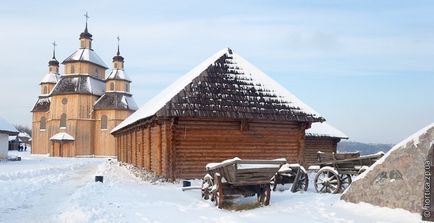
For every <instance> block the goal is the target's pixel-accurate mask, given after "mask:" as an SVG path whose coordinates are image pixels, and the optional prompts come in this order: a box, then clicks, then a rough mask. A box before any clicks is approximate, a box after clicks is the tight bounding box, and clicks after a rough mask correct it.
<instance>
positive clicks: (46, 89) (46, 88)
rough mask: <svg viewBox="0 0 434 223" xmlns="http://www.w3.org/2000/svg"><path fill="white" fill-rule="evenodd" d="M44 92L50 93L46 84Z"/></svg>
mask: <svg viewBox="0 0 434 223" xmlns="http://www.w3.org/2000/svg"><path fill="white" fill-rule="evenodd" d="M44 94H48V87H47V86H44Z"/></svg>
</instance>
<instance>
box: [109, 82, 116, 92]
mask: <svg viewBox="0 0 434 223" xmlns="http://www.w3.org/2000/svg"><path fill="white" fill-rule="evenodd" d="M114 90H115V83H113V82H110V91H114Z"/></svg>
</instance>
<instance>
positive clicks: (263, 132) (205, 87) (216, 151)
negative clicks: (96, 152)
mask: <svg viewBox="0 0 434 223" xmlns="http://www.w3.org/2000/svg"><path fill="white" fill-rule="evenodd" d="M322 121H325V120H324V118H322V117H321V116H320V115H319V114H318V113H316V112H315V111H314V110H313V109H311V108H310V107H308V106H307V105H305V104H304V103H303V102H301V101H300V100H299V99H298V98H296V97H295V96H294V95H292V94H291V93H290V92H289V91H287V90H286V89H285V88H284V87H282V86H281V85H280V84H278V83H277V82H275V81H274V80H272V79H271V78H270V77H269V76H268V75H266V74H265V73H263V72H262V71H260V70H259V69H258V68H256V67H255V66H253V65H252V64H250V63H249V62H247V61H246V60H245V59H243V58H242V57H241V56H239V55H238V54H236V53H234V52H233V51H232V50H231V49H229V48H226V49H223V50H221V51H219V52H217V53H216V54H215V55H213V56H211V57H210V58H208V59H206V60H205V61H204V62H202V63H201V64H199V65H198V66H197V67H195V68H194V69H193V70H191V71H190V72H188V73H187V74H185V75H184V76H182V77H181V78H180V79H179V80H177V81H176V82H174V83H173V84H172V85H170V86H169V87H168V88H167V89H165V90H164V91H163V92H161V93H160V94H159V95H157V96H156V97H154V98H153V99H151V100H150V101H149V102H148V103H146V104H145V105H143V106H142V107H141V108H140V109H139V110H138V111H136V112H135V113H133V114H132V115H131V116H129V117H128V118H127V119H126V120H125V121H123V122H122V123H120V124H119V125H118V126H116V127H115V128H114V129H113V130H112V134H113V135H114V136H115V138H116V149H117V154H118V160H120V161H122V162H126V163H131V164H133V165H135V166H137V167H140V168H144V169H146V170H149V171H152V172H155V173H156V174H157V175H160V176H163V177H166V178H170V179H175V178H184V179H188V178H199V177H202V176H203V175H204V173H205V165H206V164H207V163H210V162H220V161H222V160H225V159H229V158H233V157H239V158H241V159H276V158H282V157H283V158H286V159H287V160H288V161H289V162H299V161H300V160H302V159H303V157H304V156H303V147H304V135H305V129H308V128H309V127H310V125H311V123H313V122H322Z"/></svg>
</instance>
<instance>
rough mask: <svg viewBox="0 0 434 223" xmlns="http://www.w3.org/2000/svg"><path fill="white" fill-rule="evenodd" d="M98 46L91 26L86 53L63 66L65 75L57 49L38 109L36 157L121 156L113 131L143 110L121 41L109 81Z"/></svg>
mask: <svg viewBox="0 0 434 223" xmlns="http://www.w3.org/2000/svg"><path fill="white" fill-rule="evenodd" d="M92 40H93V39H92V34H90V33H89V31H88V27H87V21H86V28H85V29H84V31H83V32H82V33H81V34H80V37H79V41H80V48H79V49H78V50H76V51H75V52H74V53H72V54H71V55H70V56H69V57H67V58H66V59H65V60H64V61H63V62H62V64H63V65H64V74H62V75H60V74H59V62H58V61H57V59H56V55H55V46H56V45H55V43H53V46H54V49H53V57H52V59H51V60H50V61H49V62H48V74H46V75H45V76H44V78H43V79H42V81H41V82H40V87H41V91H40V95H39V97H38V100H37V102H36V104H35V105H34V107H33V109H32V114H33V120H32V136H33V139H32V153H33V154H50V155H51V156H73V157H77V156H108V157H115V156H116V153H115V152H116V150H115V138H114V137H113V135H111V134H110V131H111V130H112V129H113V128H114V127H115V126H116V125H117V124H119V123H120V122H121V121H123V120H124V119H125V118H127V117H128V116H129V115H130V114H131V113H133V112H134V111H135V110H137V105H136V104H135V102H134V99H133V97H132V94H131V92H130V83H131V80H130V79H129V77H128V76H127V75H126V73H125V71H124V58H123V57H122V56H121V55H120V50H119V38H118V48H117V52H116V55H115V56H114V57H113V68H112V70H111V72H110V73H108V75H106V70H107V69H108V67H107V65H106V64H105V63H104V61H103V60H102V59H101V58H100V57H99V56H98V55H97V54H96V52H95V50H94V49H93V48H92ZM61 136H68V137H61ZM63 150H64V151H63Z"/></svg>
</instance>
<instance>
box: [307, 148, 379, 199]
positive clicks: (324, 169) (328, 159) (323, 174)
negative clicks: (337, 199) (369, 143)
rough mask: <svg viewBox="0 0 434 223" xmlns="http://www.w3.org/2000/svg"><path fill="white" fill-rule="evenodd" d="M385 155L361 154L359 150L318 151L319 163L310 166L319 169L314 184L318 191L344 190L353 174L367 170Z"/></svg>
mask: <svg viewBox="0 0 434 223" xmlns="http://www.w3.org/2000/svg"><path fill="white" fill-rule="evenodd" d="M383 155H384V153H383V152H379V153H376V154H370V155H365V156H360V153H359V152H354V153H352V152H350V153H323V152H318V163H315V164H314V165H312V166H310V167H309V170H317V171H318V172H317V174H316V176H315V180H314V186H315V189H316V191H317V192H321V193H333V194H335V193H339V192H343V191H344V190H345V189H346V188H347V187H348V186H349V185H350V184H351V182H352V179H351V178H352V176H356V175H359V174H361V173H362V172H363V171H365V170H366V169H367V168H368V167H369V166H371V165H372V164H374V163H375V162H376V161H377V160H378V159H380V158H381V157H382V156H383Z"/></svg>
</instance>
